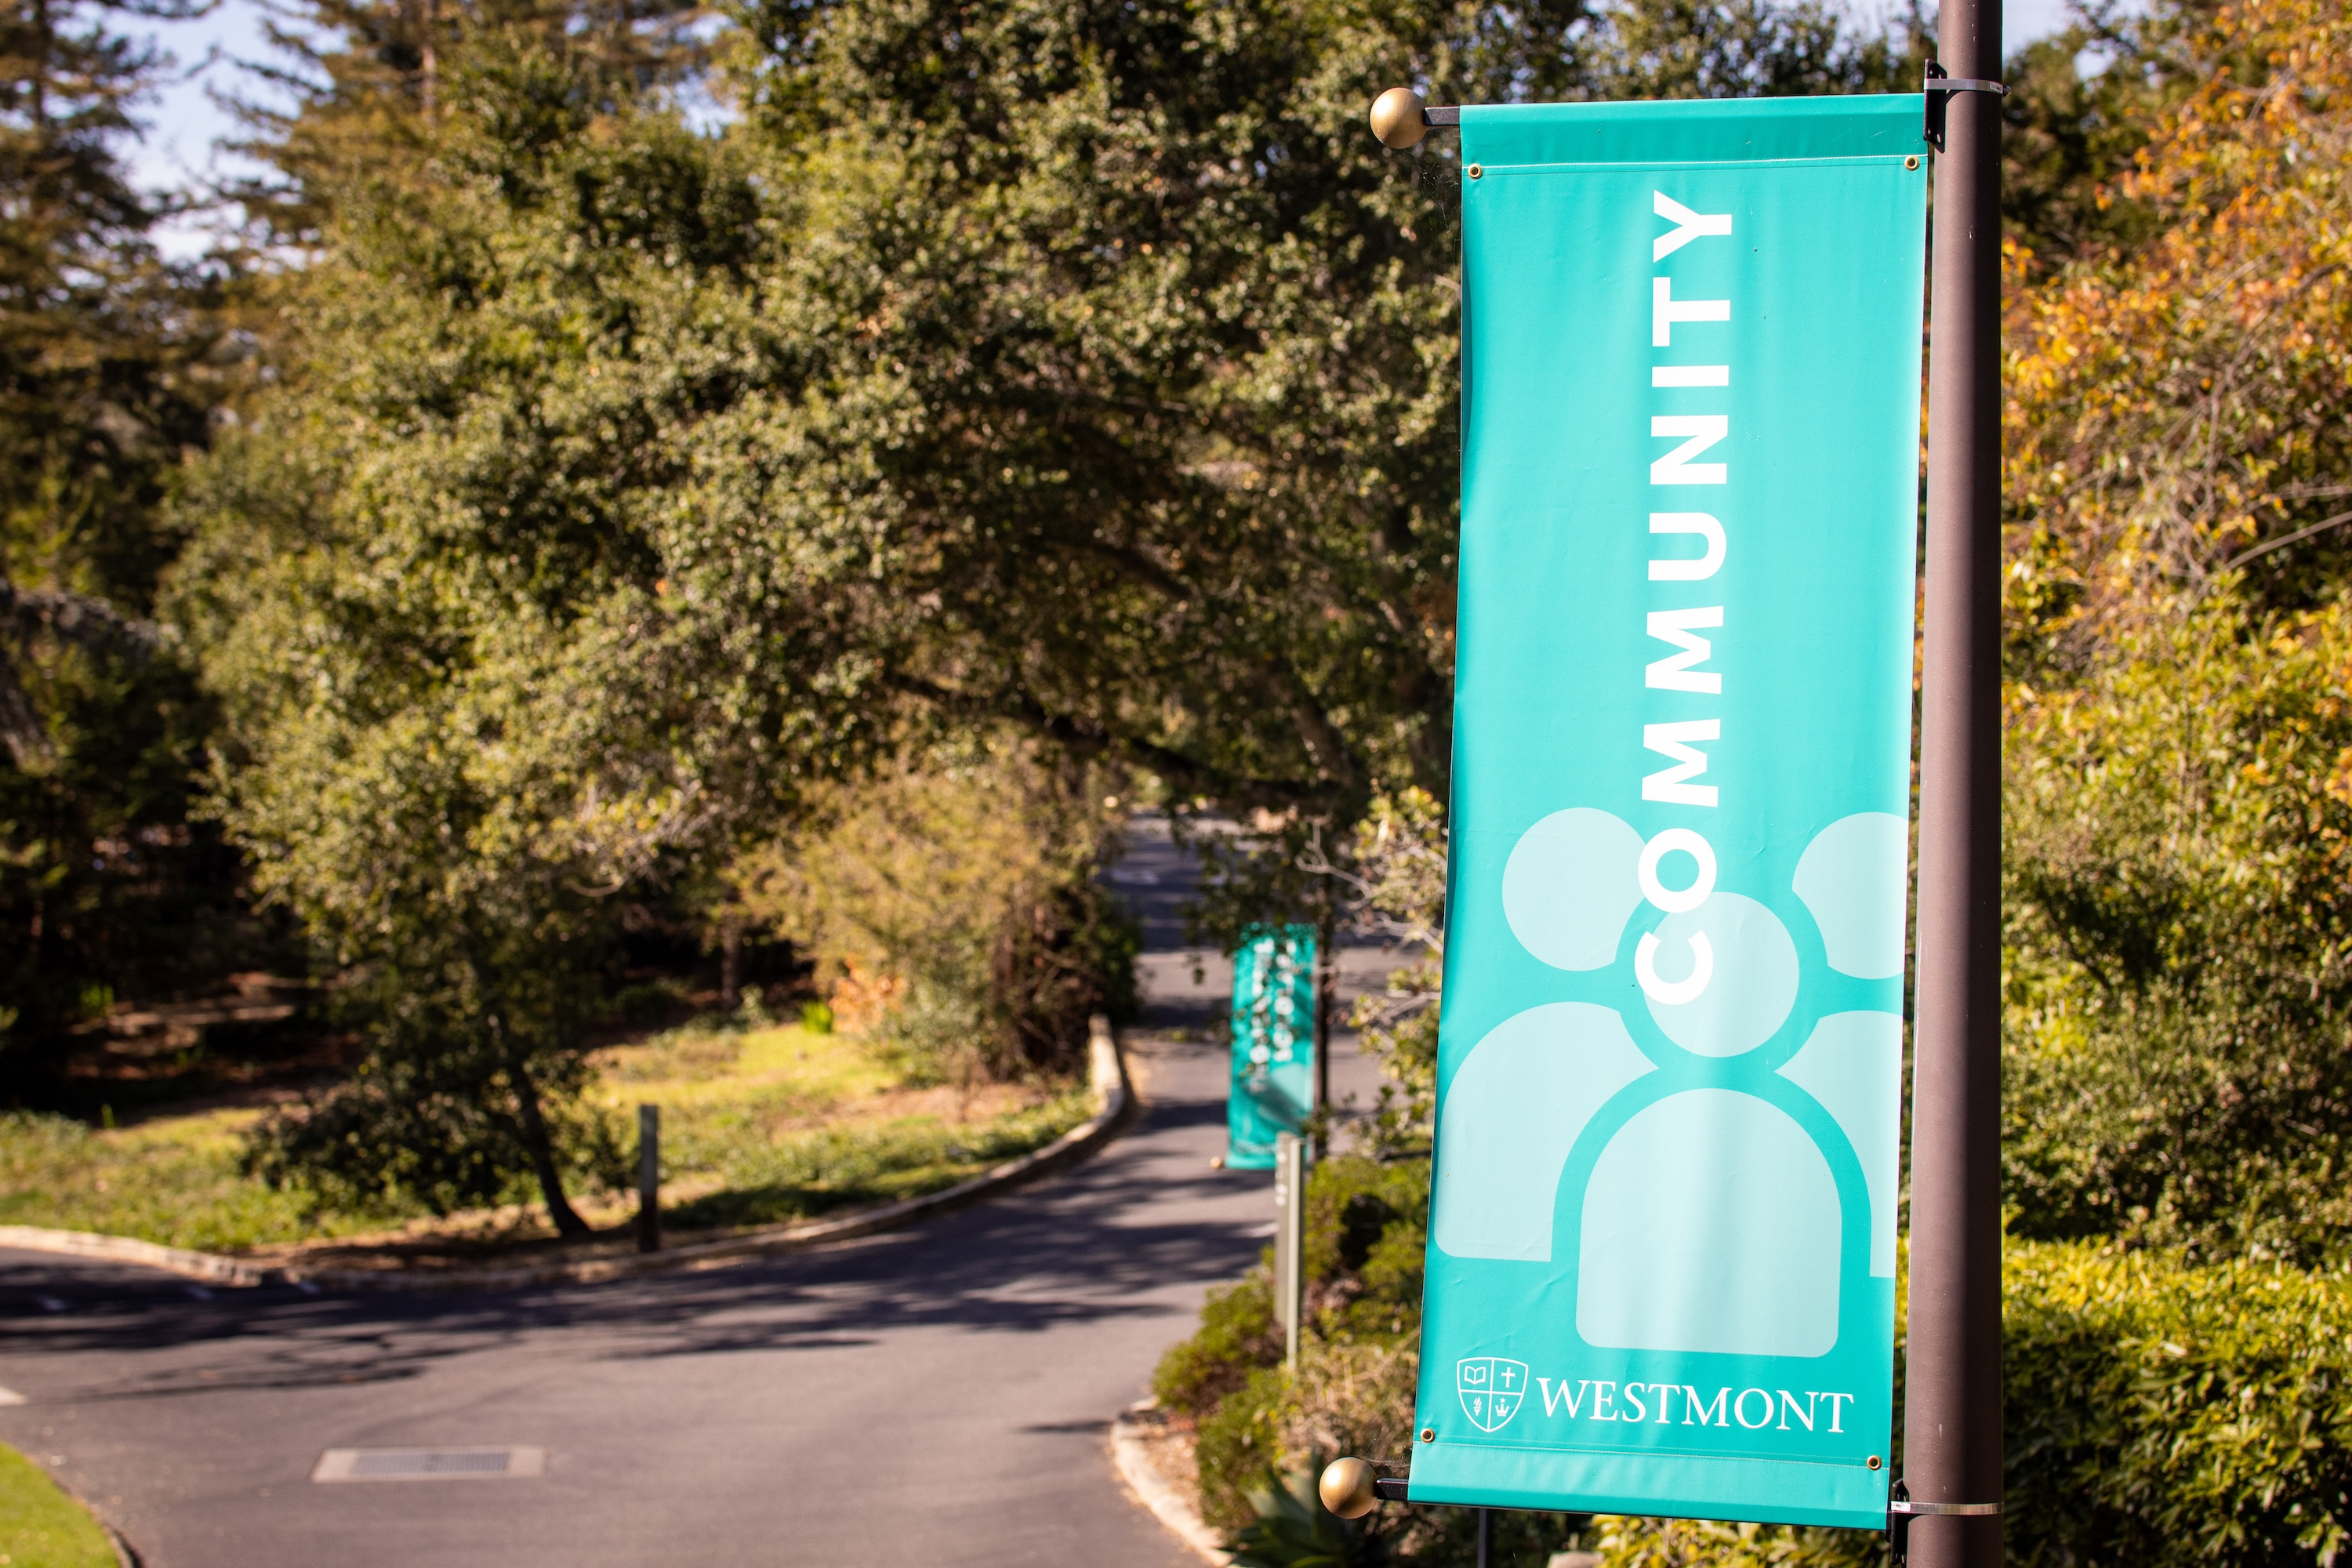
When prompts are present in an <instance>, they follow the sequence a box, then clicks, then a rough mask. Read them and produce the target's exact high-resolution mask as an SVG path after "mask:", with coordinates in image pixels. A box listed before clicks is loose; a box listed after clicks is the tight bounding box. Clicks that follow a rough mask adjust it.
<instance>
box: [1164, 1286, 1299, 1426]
mask: <svg viewBox="0 0 2352 1568" xmlns="http://www.w3.org/2000/svg"><path fill="white" fill-rule="evenodd" d="M1282 1349H1283V1341H1282V1328H1281V1325H1280V1324H1278V1323H1276V1321H1275V1317H1274V1291H1273V1289H1272V1286H1271V1284H1270V1283H1269V1280H1268V1278H1267V1275H1266V1273H1265V1270H1264V1269H1253V1270H1252V1271H1251V1272H1250V1273H1249V1274H1247V1275H1245V1276H1244V1278H1243V1279H1240V1280H1239V1281H1238V1282H1236V1283H1234V1284H1232V1285H1226V1286H1221V1287H1219V1288H1217V1289H1213V1290H1211V1291H1210V1292H1209V1299H1208V1300H1207V1301H1206V1302H1205V1303H1203V1304H1202V1308H1201V1326H1200V1327H1199V1328H1197V1329H1195V1330H1194V1331H1192V1333H1191V1334H1190V1335H1189V1336H1187V1337H1186V1338H1184V1339H1181V1340H1179V1341H1177V1342H1176V1343H1174V1344H1173V1345H1171V1346H1170V1347H1169V1349H1168V1352H1167V1353H1166V1354H1164V1355H1162V1356H1161V1357H1160V1366H1159V1369H1158V1370H1157V1371H1155V1372H1154V1373H1152V1376H1151V1392H1152V1394H1153V1395H1154V1397H1156V1398H1157V1399H1158V1400H1159V1401H1160V1404H1162V1405H1167V1406H1168V1407H1169V1408H1171V1409H1173V1410H1180V1411H1182V1412H1183V1413H1184V1414H1186V1415H1192V1416H1195V1417H1198V1416H1202V1415H1207V1414H1208V1413H1209V1412H1211V1411H1213V1410H1214V1409H1215V1408H1216V1407H1217V1406H1218V1405H1220V1404H1222V1403H1223V1401H1224V1399H1225V1398H1226V1397H1227V1396H1228V1395H1230V1394H1235V1393H1238V1392H1239V1391H1240V1390H1241V1387H1242V1385H1243V1384H1245V1383H1247V1382H1248V1381H1249V1375H1250V1373H1251V1372H1252V1371H1253V1370H1255V1369H1258V1368H1264V1367H1270V1366H1274V1365H1276V1364H1278V1363H1280V1362H1281V1360H1282Z"/></svg>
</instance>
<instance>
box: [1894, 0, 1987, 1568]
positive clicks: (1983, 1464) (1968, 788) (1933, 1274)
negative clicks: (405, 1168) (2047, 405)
mask: <svg viewBox="0 0 2352 1568" xmlns="http://www.w3.org/2000/svg"><path fill="white" fill-rule="evenodd" d="M1937 52H1938V54H1939V55H1940V56H1941V63H1942V65H1943V67H1944V68H1945V69H1946V70H1947V71H1948V72H1949V73H1950V74H1951V75H1952V76H1953V77H1957V78H1979V79H1983V78H1992V77H1997V76H1999V75H2000V0H1944V4H1943V6H1942V10H1941V24H1940V35H1939V47H1938V50H1937ZM1935 196H1936V206H1935V279H1934V292H1933V294H1932V296H1931V308H1930V311H1929V316H1930V321H1929V330H1928V331H1929V335H1928V344H1929V355H1930V361H1929V369H1928V377H1927V626H1926V634H1927V635H1926V648H1925V654H1924V662H1923V667H1922V670H1921V677H1922V689H1921V700H1920V738H1919V742H1920V743H1919V930H1918V942H1919V950H1918V951H1919V967H1918V987H1919V988H1918V994H1917V1005H1916V1015H1915V1016H1916V1022H1915V1024H1914V1026H1913V1035H1912V1037H1913V1043H1914V1058H1913V1062H1914V1067H1913V1080H1912V1101H1911V1103H1912V1112H1911V1322H1910V1336H1909V1344H1908V1348H1907V1352H1906V1360H1905V1406H1904V1420H1903V1446H1904V1451H1903V1472H1904V1473H1903V1479H1904V1481H1905V1483H1906V1486H1907V1487H1908V1489H1909V1492H1910V1497H1911V1500H1912V1502H1913V1505H1914V1507H1915V1508H1917V1509H1919V1510H1920V1512H1921V1513H1922V1514H1924V1515H1926V1517H1915V1518H1913V1519H1912V1521H1911V1524H1910V1551H1911V1561H1912V1562H1913V1563H1916V1565H1917V1568H2000V1561H2001V1529H2000V1527H2001V1521H2000V1518H1999V1517H1998V1516H1997V1515H1992V1514H1990V1513H1975V1512H1972V1513H1971V1514H1944V1513H1942V1512H1941V1511H1940V1510H1943V1509H1946V1508H1954V1507H1970V1508H1972V1509H1983V1508H1986V1507H1987V1506H1988V1505H1997V1504H1999V1503H2000V1500H2001V1436H2000V1423H2001V1385H2000V99H1998V98H1996V97H1994V96H1993V95H1992V94H1991V93H1989V92H1955V93H1952V94H1950V95H1949V98H1948V109H1947V120H1946V127H1945V146H1944V153H1943V155H1942V156H1941V157H1939V158H1938V159H1937V163H1936V188H1935ZM1929 1510H1936V1511H1933V1512H1931V1511H1929Z"/></svg>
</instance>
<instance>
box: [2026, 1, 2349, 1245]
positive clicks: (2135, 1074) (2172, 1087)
mask: <svg viewBox="0 0 2352 1568" xmlns="http://www.w3.org/2000/svg"><path fill="white" fill-rule="evenodd" d="M2169 25H2170V26H2171V28H2172V31H2171V33H2170V34H2169V36H2170V37H2173V38H2174V39H2175V40H2177V42H2176V43H2175V44H2174V45H2173V46H2171V47H2174V48H2175V49H2176V52H2177V57H2178V58H2179V60H2180V61H2182V62H2183V68H2184V70H2186V71H2187V73H2188V74H2189V76H2191V77H2193V79H2194V80H2195V83H2196V85H2195V86H2194V88H2193V89H2189V90H2187V91H2185V92H2182V93H2179V94H2177V95H2175V96H2176V98H2177V101H2176V102H2175V104H2174V107H2172V108H2170V109H2169V110H2166V111H2165V112H2164V113H2162V114H2161V115H2160V116H2155V117H2153V118H2152V119H2151V121H2149V122H2148V124H2147V141H2146V144H2145V145H2144V146H2143V147H2142V148H2141V149H2140V150H2139V152H2138V153H2137V154H2136V155H2135V158H2134V162H2133V164H2132V167H2131V169H2130V171H2129V173H2128V174H2126V176H2125V177H2124V178H2123V179H2122V180H2121V181H2120V182H2119V184H2118V188H2117V189H2116V190H2115V192H2114V193H2113V194H2114V195H2115V196H2116V198H2117V200H2118V201H2124V202H2130V203H2135V204H2137V205H2138V207H2139V209H2140V212H2141V215H2142V216H2141V218H2139V219H2135V220H2134V221H2135V222H2145V223H2146V224H2147V225H2148V226H2150V232H2149V233H2148V235H2147V237H2146V238H2145V239H2144V240H2143V241H2142V242H2140V243H2138V244H2137V245H2129V244H2126V243H2125V241H2124V240H2123V239H2122V238H2121V237H2116V238H2111V239H2110V240H2108V241H2105V242H2102V243H2101V244H2099V245H2097V246H2093V247H2088V248H2086V249H2085V250H2084V252H2083V253H2082V254H2080V255H2078V256H2076V257H2074V258H2072V259H2069V260H2067V261H2065V262H2064V263H2063V265H2060V266H2057V267H2055V268H2052V269H2051V270H2050V271H2049V272H2048V273H2047V274H2046V277H2043V278H2042V279H2036V278H2035V277H2034V273H2033V269H2032V268H2031V267H2030V266H2029V265H2028V264H2027V258H2013V261H2014V263H2015V265H2014V268H2013V271H2012V283H2013V285H2016V286H2017V287H2016V289H2015V292H2014V293H2013V295H2012V304H2011V317H2010V333H2009V341H2010V343H2011V367H2010V371H2011V400H2010V404H2009V409H2008V427H2007V457H2006V461H2007V463H2008V470H2009V483H2008V489H2009V494H2010V497H2011V507H2012V520H2011V557H2012V564H2011V574H2010V577H2009V579H2008V583H2009V593H2010V596H2011V597H2010V605H2009V633H2010V639H2011V672H2012V676H2013V680H2012V684H2011V696H2010V725H2009V758H2010V790H2009V814H2010V816H2009V823H2008V845H2007V856H2008V876H2009V883H2008V891H2007V914H2008V917H2009V922H2010V931H2009V942H2010V948H2011V963H2010V984H2011V1012H2010V1027H2009V1031H2008V1035H2007V1046H2006V1049H2007V1052H2008V1056H2007V1061H2008V1078H2007V1084H2008V1112H2007V1114H2008V1117H2009V1125H2008V1129H2007V1140H2008V1143H2007V1146H2008V1150H2009V1171H2008V1190H2009V1193H2010V1194H2011V1202H2012V1203H2013V1204H2015V1205H2018V1207H2019V1225H2020V1226H2021V1228H2022V1229H2023V1230H2024V1231H2025V1232H2026V1233H2027V1234H2031V1235H2045V1236H2047V1235H2079V1234H2093V1233H2095V1234H2121V1235H2126V1236H2128V1237H2135V1238H2137V1239H2145V1240H2155V1241H2165V1242H2184V1243H2193V1244H2195V1245H2198V1246H2200V1247H2207V1248H2211V1249H2218V1250H2224V1251H2244V1250H2252V1251H2256V1252H2269V1253H2273V1254H2276V1255H2284V1256H2289V1257H2293V1258H2305V1259H2309V1258H2322V1257H2330V1256H2335V1255H2336V1254H2337V1253H2339V1252H2340V1249H2341V1245H2342V1244H2341V1241H2340V1237H2341V1236H2342V1234H2343V1226H2344V1225H2345V1222H2346V1220H2347V1217H2352V1216H2347V1215H2346V1213H2345V1212H2344V1211H2343V1208H2342V1205H2341V1204H2340V1201H2339V1199H2338V1197H2337V1193H2336V1190H2337V1188H2339V1187H2340V1185H2341V1182H2342V1176H2341V1172H2342V1169H2343V1163H2344V1159H2345V1155H2346V1151H2345V1148H2344V1139H2345V1136H2346V1128H2347V1116H2352V1080H2347V1079H2346V1078H2345V1074H2344V1068H2343V1063H2344V1061H2345V1060H2346V1059H2347V1058H2346V1054H2345V1053H2346V1047H2347V1039H2348V1038H2352V1035H2347V1030H2348V1029H2352V1010H2347V1009H2352V994H2347V991H2346V989H2345V986H2346V978H2345V977H2346V973H2347V969H2346V963H2347V954H2352V946H2347V930H2346V927H2345V919H2346V910H2345V909H2344V906H2343V891H2342V889H2343V886H2344V866H2343V861H2342V855H2343V834H2344V828H2345V826H2346V825H2345V822H2344V820H2343V811H2344V800H2345V795H2344V791H2345V783H2344V773H2343V769H2344V765H2345V763H2344V759H2345V757H2346V756H2347V754H2352V752H2347V748H2352V732H2347V731H2346V730H2345V727H2344V713H2345V710H2344V706H2343V690H2344V683H2345V670H2346V666H2345V663H2344V660H2345V656H2346V649H2347V643H2346V640H2345V638H2346V632H2345V626H2346V618H2345V617H2346V616H2347V603H2352V601H2347V592H2352V575H2347V567H2352V531H2347V529H2346V528H2345V526H2344V525H2345V524H2346V522H2347V521H2352V511H2347V510H2346V506H2347V502H2346V500H2345V499H2344V498H2345V497H2347V495H2352V445H2347V429H2352V421H2347V414H2352V366H2347V359H2346V347H2345V345H2346V343H2347V339H2352V332H2347V328H2352V290H2347V286H2346V281H2345V277H2346V274H2345V267H2346V264H2347V261H2352V226H2347V217H2352V205H2347V190H2346V187H2345V184H2344V181H2343V177H2342V170H2343V166H2344V159H2345V155H2346V153H2347V152H2352V67H2347V60H2352V22H2347V18H2346V16H2344V14H2343V13H2342V11H2341V9H2340V8H2337V7H2331V6H2326V5H2303V4H2299V3H2297V0H2256V3H2255V4H2252V5H2245V6H2242V7H2234V8H2231V9H2228V10H2222V11H2217V12H2215V13H2213V14H2211V15H2210V16H2200V15H2199V14H2198V13H2195V12H2187V13H2181V14H2178V15H2176V16H2175V17H2174V18H2173V19H2172V22H2171V23H2170V24H2169Z"/></svg>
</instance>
